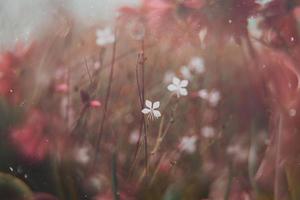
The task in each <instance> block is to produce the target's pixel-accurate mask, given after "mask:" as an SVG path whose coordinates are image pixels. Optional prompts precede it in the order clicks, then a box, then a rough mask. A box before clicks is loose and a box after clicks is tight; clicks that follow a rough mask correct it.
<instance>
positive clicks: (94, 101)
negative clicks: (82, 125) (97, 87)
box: [90, 100, 101, 108]
mask: <svg viewBox="0 0 300 200" xmlns="http://www.w3.org/2000/svg"><path fill="white" fill-rule="evenodd" d="M90 106H91V107H94V108H97V107H100V106H101V102H100V101H98V100H92V101H90Z"/></svg>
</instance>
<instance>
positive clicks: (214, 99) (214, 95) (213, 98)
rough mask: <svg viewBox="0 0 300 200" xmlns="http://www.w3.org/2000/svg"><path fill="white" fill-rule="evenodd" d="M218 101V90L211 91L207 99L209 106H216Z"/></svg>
mask: <svg viewBox="0 0 300 200" xmlns="http://www.w3.org/2000/svg"><path fill="white" fill-rule="evenodd" d="M220 99H221V94H220V92H219V91H218V90H212V91H211V92H210V95H209V98H208V101H209V103H210V105H212V106H217V105H218V103H219V101H220Z"/></svg>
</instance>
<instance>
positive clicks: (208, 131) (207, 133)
mask: <svg viewBox="0 0 300 200" xmlns="http://www.w3.org/2000/svg"><path fill="white" fill-rule="evenodd" d="M201 135H202V136H203V137H205V138H213V137H215V130H214V128H213V127H211V126H204V127H203V128H202V129H201Z"/></svg>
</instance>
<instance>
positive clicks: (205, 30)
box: [199, 28, 207, 48]
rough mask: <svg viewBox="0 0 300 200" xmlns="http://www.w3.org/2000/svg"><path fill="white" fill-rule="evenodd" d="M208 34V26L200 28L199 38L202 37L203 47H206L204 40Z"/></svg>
mask: <svg viewBox="0 0 300 200" xmlns="http://www.w3.org/2000/svg"><path fill="white" fill-rule="evenodd" d="M206 35H207V28H203V29H201V30H200V32H199V39H200V43H201V44H200V45H201V48H205V44H204V40H205V38H206Z"/></svg>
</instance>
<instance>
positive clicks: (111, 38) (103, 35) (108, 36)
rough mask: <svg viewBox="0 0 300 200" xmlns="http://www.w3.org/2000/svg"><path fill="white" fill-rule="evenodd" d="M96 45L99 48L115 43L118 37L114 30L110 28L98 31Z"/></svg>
mask: <svg viewBox="0 0 300 200" xmlns="http://www.w3.org/2000/svg"><path fill="white" fill-rule="evenodd" d="M96 36H97V39H96V44H97V45H98V46H106V45H109V44H112V43H114V42H115V40H116V37H115V34H114V32H113V30H112V29H111V28H110V27H107V28H104V29H98V30H97V31H96Z"/></svg>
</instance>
